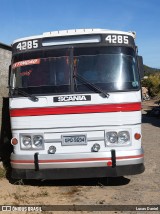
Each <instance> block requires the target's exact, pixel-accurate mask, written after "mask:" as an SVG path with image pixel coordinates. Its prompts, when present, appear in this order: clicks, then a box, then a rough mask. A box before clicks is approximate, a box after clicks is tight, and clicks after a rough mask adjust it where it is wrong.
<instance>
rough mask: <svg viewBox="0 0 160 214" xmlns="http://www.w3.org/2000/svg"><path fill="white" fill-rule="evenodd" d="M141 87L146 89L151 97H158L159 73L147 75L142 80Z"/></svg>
mask: <svg viewBox="0 0 160 214" xmlns="http://www.w3.org/2000/svg"><path fill="white" fill-rule="evenodd" d="M142 86H143V87H147V88H148V91H149V95H150V96H151V97H156V96H158V97H160V72H157V73H154V74H150V75H148V78H147V79H143V80H142Z"/></svg>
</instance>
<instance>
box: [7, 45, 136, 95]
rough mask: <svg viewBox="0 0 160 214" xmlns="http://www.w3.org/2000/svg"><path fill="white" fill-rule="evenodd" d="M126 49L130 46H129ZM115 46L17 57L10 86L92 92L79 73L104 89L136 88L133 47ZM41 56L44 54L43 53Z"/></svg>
mask: <svg viewBox="0 0 160 214" xmlns="http://www.w3.org/2000/svg"><path fill="white" fill-rule="evenodd" d="M128 49H129V48H128ZM128 49H126V50H127V51H126V50H125V51H124V50H123V48H117V47H110V48H108V47H95V48H92V49H90V48H88V49H87V48H76V49H75V50H74V51H73V49H72V51H73V53H72V54H68V55H67V56H64V52H63V55H61V53H60V52H59V54H58V56H55V54H54V53H55V51H50V53H47V54H46V57H42V54H41V53H40V54H37V55H35V56H34V57H35V58H34V57H33V58H29V57H31V56H30V55H27V57H24V56H23V57H22V58H20V59H16V60H15V62H14V63H13V65H12V81H11V82H12V83H11V84H12V87H13V88H14V87H16V88H21V89H22V90H24V91H26V92H27V93H31V94H44V93H47V94H48V93H52V94H64V93H81V92H83V93H85V92H86V93H95V91H93V90H92V89H91V88H89V87H88V85H87V82H86V83H85V82H84V81H83V82H82V81H80V80H79V79H77V78H74V75H79V76H81V77H82V78H84V79H86V80H87V81H88V82H90V83H92V84H94V85H95V86H97V87H99V88H101V89H102V90H104V91H106V92H112V91H128V90H137V89H139V76H138V71H137V65H136V60H135V56H134V51H131V50H128ZM43 56H44V54H43Z"/></svg>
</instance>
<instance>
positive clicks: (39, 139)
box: [33, 135, 43, 148]
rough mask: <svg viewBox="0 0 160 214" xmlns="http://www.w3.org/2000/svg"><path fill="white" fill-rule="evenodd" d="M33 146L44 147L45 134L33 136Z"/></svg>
mask: <svg viewBox="0 0 160 214" xmlns="http://www.w3.org/2000/svg"><path fill="white" fill-rule="evenodd" d="M33 146H34V147H38V148H40V147H42V146H43V136H41V135H34V136H33Z"/></svg>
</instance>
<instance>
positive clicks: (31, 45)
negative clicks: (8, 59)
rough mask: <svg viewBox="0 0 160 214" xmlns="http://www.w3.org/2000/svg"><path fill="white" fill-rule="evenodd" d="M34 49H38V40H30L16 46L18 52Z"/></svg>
mask: <svg viewBox="0 0 160 214" xmlns="http://www.w3.org/2000/svg"><path fill="white" fill-rule="evenodd" d="M32 48H38V40H29V41H24V42H19V43H18V44H17V46H16V49H18V50H20V51H21V50H27V49H32Z"/></svg>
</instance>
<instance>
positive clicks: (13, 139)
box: [11, 137, 18, 146]
mask: <svg viewBox="0 0 160 214" xmlns="http://www.w3.org/2000/svg"><path fill="white" fill-rule="evenodd" d="M11 144H12V145H13V146H15V145H16V144H18V140H17V138H15V137H14V138H12V139H11Z"/></svg>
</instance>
